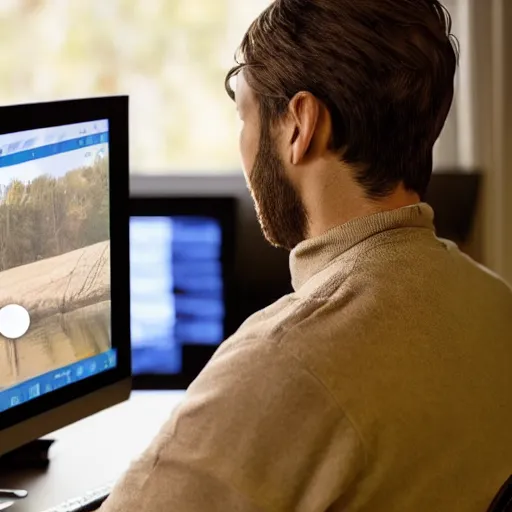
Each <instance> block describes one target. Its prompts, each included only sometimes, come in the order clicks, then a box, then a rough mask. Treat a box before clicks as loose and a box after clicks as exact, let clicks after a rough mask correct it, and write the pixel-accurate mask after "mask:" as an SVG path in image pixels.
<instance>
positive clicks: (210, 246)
mask: <svg viewBox="0 0 512 512" xmlns="http://www.w3.org/2000/svg"><path fill="white" fill-rule="evenodd" d="M235 210H236V204H235V200H234V198H229V197H195V198H193V197H167V198H132V199H131V207H130V274H131V292H130V296H131V337H132V372H133V375H134V385H135V386H136V387H140V388H178V389H179V388H185V387H187V386H188V385H189V384H190V382H192V380H194V378H195V377H196V376H197V374H198V373H199V372H200V371H201V370H202V368H203V367H204V365H205V364H206V363H207V362H208V360H209V359H210V357H211V356H212V355H213V353H214V352H215V350H216V349H217V347H218V346H219V344H220V343H221V342H222V341H223V340H224V339H225V338H226V337H227V336H229V334H231V332H232V331H233V330H234V326H233V325H232V315H231V313H232V301H231V299H230V296H231V294H230V290H231V280H232V272H233V264H234V231H235V216H236V211H235Z"/></svg>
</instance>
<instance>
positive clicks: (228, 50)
mask: <svg viewBox="0 0 512 512" xmlns="http://www.w3.org/2000/svg"><path fill="white" fill-rule="evenodd" d="M268 4H269V0H1V1H0V33H1V34H2V48H3V50H2V52H0V77H1V78H0V98H1V102H2V104H11V103H23V102H33V101H43V100H53V99H63V98H71V97H83V96H101V95H111V94H129V95H130V97H131V100H130V103H131V105H130V107H131V113H130V117H131V121H130V146H131V167H132V172H135V173H151V174H161V173H169V172H179V173H183V172H201V173H205V172H229V171H237V170H238V169H240V162H239V155H238V148H237V141H238V121H237V116H236V111H235V109H234V108H230V107H231V105H230V100H229V98H228V96H227V95H226V93H225V91H224V77H225V74H226V72H227V70H228V69H229V68H230V67H231V65H232V64H233V55H234V52H235V50H236V47H237V46H238V44H239V43H240V41H241V39H242V37H243V34H244V33H245V31H246V29H247V27H248V25H249V23H250V22H251V21H252V19H254V18H255V17H256V16H257V15H258V14H259V12H261V11H262V10H263V9H264V8H265V7H266V6H267V5H268Z"/></svg>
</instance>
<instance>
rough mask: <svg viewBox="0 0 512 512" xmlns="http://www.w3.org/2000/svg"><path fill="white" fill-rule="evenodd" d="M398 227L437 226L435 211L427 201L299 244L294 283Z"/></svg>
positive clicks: (292, 267)
mask: <svg viewBox="0 0 512 512" xmlns="http://www.w3.org/2000/svg"><path fill="white" fill-rule="evenodd" d="M398 228H429V229H431V230H434V212H433V210H432V208H431V207H430V206H429V205H428V204H426V203H418V204H415V205H412V206H406V207H404V208H398V209H396V210H390V211H386V212H380V213H375V214H373V215H368V216H365V217H359V218H357V219H353V220H351V221H349V222H347V223H345V224H342V225H340V226H337V227H335V228H332V229H330V230H329V231H327V232H325V233H324V234H322V235H320V236H317V237H315V238H310V239H308V240H305V241H304V242H301V243H300V244H299V245H297V246H296V247H295V248H294V249H293V250H292V252H291V254H290V271H291V275H292V286H293V288H294V290H295V291H297V290H298V289H299V288H300V287H301V286H302V285H303V284H305V283H306V282H307V281H308V280H309V279H310V278H311V277H313V276H314V275H315V274H318V273H319V272H320V271H322V270H323V269H324V268H326V267H327V265H328V264H329V263H330V262H331V261H333V260H334V259H336V258H337V257H338V256H340V255H341V254H343V253H344V252H346V251H348V250H349V249H351V248H352V247H354V246H355V245H357V244H359V243H361V242H362V241H363V240H366V239H367V238H370V237H372V236H374V235H377V234H378V233H382V232H383V231H388V230H391V229H398Z"/></svg>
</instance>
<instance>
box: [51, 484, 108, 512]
mask: <svg viewBox="0 0 512 512" xmlns="http://www.w3.org/2000/svg"><path fill="white" fill-rule="evenodd" d="M113 486H114V483H113V482H112V483H110V484H108V485H104V486H102V487H98V488H97V489H93V490H92V491H89V492H86V493H85V494H84V495H83V496H80V497H77V498H72V499H70V500H68V501H65V502H64V503H61V504H60V505H57V506H56V507H52V508H49V509H46V510H45V511H44V512H93V511H94V510H98V509H99V508H100V506H101V504H102V503H103V502H104V501H105V500H106V499H107V498H108V495H109V494H110V491H111V490H112V487H113Z"/></svg>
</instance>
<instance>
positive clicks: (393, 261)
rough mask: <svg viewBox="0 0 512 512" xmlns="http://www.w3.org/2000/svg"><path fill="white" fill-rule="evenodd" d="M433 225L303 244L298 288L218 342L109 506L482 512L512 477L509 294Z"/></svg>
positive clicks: (402, 224) (390, 225)
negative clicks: (216, 349)
mask: <svg viewBox="0 0 512 512" xmlns="http://www.w3.org/2000/svg"><path fill="white" fill-rule="evenodd" d="M432 222H433V213H432V210H431V209H430V207H429V206H427V205H425V204H422V205H416V206H412V207H407V208H402V209H400V210H395V211H391V212H387V213H379V214H376V215H373V216H369V217H366V218H360V219H357V220H354V221H352V222H349V223H347V224H345V225H342V226H340V227H337V228H335V229H333V230H331V231H329V232H327V233H326V234H324V235H322V236H321V237H318V238H315V239H312V240H308V241H305V242H303V243H302V244H300V245H299V246H298V247H297V248H296V249H295V250H294V251H293V252H292V254H291V262H290V264H291V271H292V276H293V286H294V289H295V293H293V294H291V295H289V296H286V297H284V298H282V299H281V300H279V301H278V302H277V303H275V304H274V305H272V306H270V307H268V308H267V309H265V310H263V311H261V312H259V313H257V314H256V315H254V316H253V317H251V318H250V319H249V320H247V321H246V322H245V323H244V325H243V326H242V327H241V328H240V329H239V331H238V332H237V333H236V334H235V335H234V336H233V337H232V338H230V339H229V340H228V341H226V342H225V343H224V344H223V345H222V347H221V348H220V349H219V350H218V352H217V354H216V355H215V356H214V358H213V359H212V361H211V362H210V363H209V364H208V366H207V367H206V369H205V370H204V371H203V372H202V374H201V375H200V376H199V377H198V379H197V380H196V381H195V382H194V383H193V384H192V386H191V387H190V389H189V390H188V392H187V395H186V398H185V401H184V403H183V405H182V406H181V407H180V408H179V410H178V411H176V412H175V414H174V415H173V416H172V418H171V419H170V420H169V422H168V423H167V424H165V425H164V426H163V428H162V430H161V432H160V434H159V436H158V437H157V438H156V439H155V440H154V442H153V443H152V445H151V446H150V448H149V449H148V450H147V451H146V453H145V454H144V455H143V456H142V457H141V458H140V459H139V460H137V461H136V462H135V463H134V464H133V466H132V467H131V469H130V470H129V471H128V472H127V474H126V475H125V476H124V477H123V478H122V480H121V481H120V483H119V484H118V486H117V487H116V488H115V490H114V491H113V493H112V495H111V497H110V498H109V499H108V500H107V502H106V503H105V504H104V506H103V508H102V509H101V510H102V512H132V511H143V512H206V511H212V512H228V511H231V512H234V511H239V512H257V511H269V512H270V511H273V512H281V511H298V512H321V511H327V510H328V511H332V512H338V511H343V512H355V511H358V512H362V511H364V512H369V511H371V512H379V511H382V512H391V511H411V512H412V511H414V512H484V511H485V510H486V508H487V506H488V505H489V503H490V501H491V499H492V497H493V495H494V494H495V493H496V492H497V490H498V488H499V487H500V486H501V484H502V483H503V482H504V481H505V480H506V478H507V477H508V475H509V474H510V473H511V472H512V438H511V433H512V292H511V290H510V288H508V287H507V286H506V285H505V284H504V283H503V282H502V281H501V280H500V279H499V278H498V277H496V276H495V275H493V274H492V273H490V272H489V271H487V270H485V269H484V268H482V267H480V266H479V265H477V264H476V263H474V262H473V261H472V260H471V259H469V258H468V257H466V256H464V255H463V254H461V252H459V250H458V249H457V247H456V246H455V245H453V244H451V243H449V242H444V241H441V240H439V239H437V238H436V237H435V234H434V229H433V223H432ZM141 421H144V418H141Z"/></svg>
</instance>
